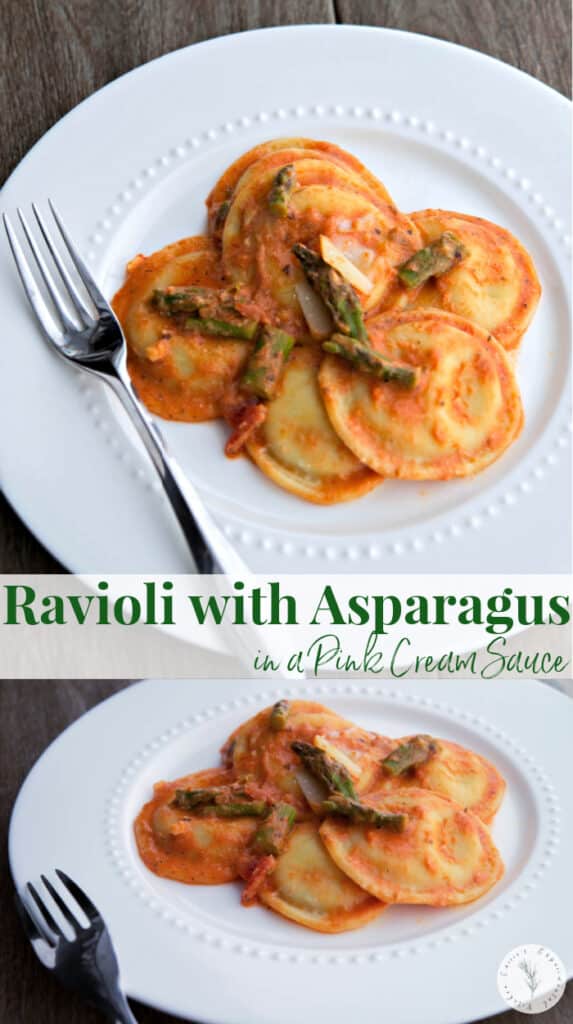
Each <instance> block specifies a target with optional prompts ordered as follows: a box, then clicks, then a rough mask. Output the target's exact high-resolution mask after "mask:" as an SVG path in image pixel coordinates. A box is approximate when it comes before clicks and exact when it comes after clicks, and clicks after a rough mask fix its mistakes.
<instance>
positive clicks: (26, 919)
mask: <svg viewBox="0 0 573 1024" xmlns="http://www.w3.org/2000/svg"><path fill="white" fill-rule="evenodd" d="M14 903H15V904H16V910H17V911H18V917H19V918H20V921H21V922H22V924H23V926H24V931H25V932H26V935H27V936H28V938H29V940H30V942H31V943H34V942H35V941H36V940H37V939H43V940H44V942H46V943H47V945H48V946H49V947H50V949H54V948H55V945H56V943H55V941H54V936H53V935H51V934H50V932H49V931H48V930H47V928H46V927H44V928H42V927H41V925H40V922H39V921H37V920H36V918H35V917H34V915H33V914H32V912H31V910H30V909H29V907H28V906H27V904H26V902H25V901H24V899H23V897H22V896H20V893H18V892H16V893H14Z"/></svg>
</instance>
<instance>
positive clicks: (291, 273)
mask: <svg viewBox="0 0 573 1024" xmlns="http://www.w3.org/2000/svg"><path fill="white" fill-rule="evenodd" d="M275 174H276V172H275V170H274V169H273V170H271V171H266V172H265V173H264V174H262V175H261V176H260V177H259V176H257V175H254V176H253V180H252V182H251V183H250V184H249V185H246V186H244V187H242V188H241V189H240V190H239V191H238V194H237V196H236V198H235V199H233V200H232V202H231V207H230V210H229V213H228V215H227V219H226V221H225V227H224V230H223V243H222V244H223V248H222V256H223V265H224V268H225V272H226V273H227V275H228V276H229V278H230V280H231V281H232V282H233V283H235V284H237V285H240V286H241V287H244V288H247V289H248V290H249V291H250V293H251V294H252V297H253V299H254V301H255V302H256V303H257V305H258V306H260V307H261V308H263V309H265V311H266V312H267V314H268V315H269V317H271V318H272V319H273V320H276V321H277V322H278V323H280V324H281V326H283V327H285V329H287V330H289V331H291V333H294V334H295V335H296V336H298V337H300V336H304V335H305V334H306V332H307V328H306V324H305V321H304V318H303V315H302V311H301V308H300V304H299V301H298V298H297V294H296V285H297V283H298V282H300V281H302V280H304V274H303V271H302V268H301V266H300V264H299V262H298V260H297V258H296V256H295V255H294V253H293V251H292V250H293V246H294V245H295V244H296V243H302V244H304V245H306V246H308V247H309V248H311V249H314V250H316V251H318V250H319V247H320V236H321V235H325V236H326V237H327V238H328V239H329V240H330V241H331V242H332V243H333V244H334V245H335V246H336V247H337V248H338V249H340V250H341V251H342V252H343V253H344V255H345V256H347V258H348V259H349V260H351V262H352V263H354V264H355V266H356V267H358V269H359V270H360V271H362V273H364V274H365V275H366V277H367V278H368V279H369V280H370V282H371V284H372V290H371V292H370V294H368V295H364V296H362V300H363V305H364V308H365V309H366V310H374V309H376V308H378V307H379V306H381V305H382V304H383V303H384V302H385V301H387V300H388V296H389V295H390V294H391V293H392V292H394V291H395V290H396V289H397V287H398V285H397V280H398V278H397V273H396V270H395V268H396V266H398V265H399V264H400V263H402V262H403V261H404V260H405V259H407V258H408V257H409V256H410V255H412V253H413V252H415V251H416V250H417V249H418V248H419V246H420V239H419V234H418V231H417V229H416V228H415V227H414V226H413V224H412V222H411V221H410V220H408V218H406V217H404V216H403V215H402V214H400V213H399V212H398V211H397V210H396V209H395V207H393V206H390V205H388V204H383V203H378V204H377V205H375V204H374V203H373V202H371V201H370V199H368V198H367V197H365V196H363V195H361V194H360V193H359V192H356V191H349V190H346V189H345V188H342V187H339V184H340V182H337V174H338V172H337V171H336V169H327V170H326V171H323V175H325V183H324V184H315V185H312V184H310V185H301V186H299V185H298V184H295V186H294V190H293V192H292V194H291V195H290V198H289V201H288V215H287V216H286V217H277V216H276V215H275V214H274V213H273V212H272V210H271V209H270V207H269V202H268V197H269V192H270V190H271V187H272V185H273V182H274V179H275ZM328 182H332V183H331V184H329V183H328Z"/></svg>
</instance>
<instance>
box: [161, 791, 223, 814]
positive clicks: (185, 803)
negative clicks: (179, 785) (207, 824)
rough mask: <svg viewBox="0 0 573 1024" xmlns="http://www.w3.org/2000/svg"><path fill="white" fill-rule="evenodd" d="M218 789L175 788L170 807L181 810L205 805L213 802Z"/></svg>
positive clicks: (192, 809) (190, 809)
mask: <svg viewBox="0 0 573 1024" xmlns="http://www.w3.org/2000/svg"><path fill="white" fill-rule="evenodd" d="M220 792H221V790H219V789H176V790H175V796H174V797H173V799H172V800H171V806H172V807H178V808H179V810H181V811H194V810H196V809H197V808H199V807H207V806H208V805H210V804H214V803H215V799H216V797H217V794H219V793H220Z"/></svg>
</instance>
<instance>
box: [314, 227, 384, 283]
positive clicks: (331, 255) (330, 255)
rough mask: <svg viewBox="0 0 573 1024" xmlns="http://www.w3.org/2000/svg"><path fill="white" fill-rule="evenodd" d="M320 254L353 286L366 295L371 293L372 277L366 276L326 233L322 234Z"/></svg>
mask: <svg viewBox="0 0 573 1024" xmlns="http://www.w3.org/2000/svg"><path fill="white" fill-rule="evenodd" d="M320 255H321V256H322V258H323V260H324V262H325V263H328V265H329V266H330V267H334V269H335V270H337V271H338V273H339V274H342V277H343V278H344V279H345V280H346V281H348V283H349V284H351V285H352V287H353V288H356V289H357V290H358V291H359V292H362V293H363V294H364V295H369V294H370V292H371V291H372V289H373V287H374V285H373V283H372V281H371V280H370V278H368V277H366V274H363V273H362V271H361V270H359V269H358V267H356V266H355V265H354V263H352V261H351V260H349V259H348V257H347V256H345V255H344V253H343V252H342V250H341V249H339V248H338V246H336V245H335V244H334V242H331V241H330V238H327V237H326V235H321V236H320Z"/></svg>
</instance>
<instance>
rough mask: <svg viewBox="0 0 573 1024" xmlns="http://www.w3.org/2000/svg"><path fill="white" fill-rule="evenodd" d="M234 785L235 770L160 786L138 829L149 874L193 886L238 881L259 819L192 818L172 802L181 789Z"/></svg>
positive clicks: (196, 775)
mask: <svg viewBox="0 0 573 1024" xmlns="http://www.w3.org/2000/svg"><path fill="white" fill-rule="evenodd" d="M232 781H233V773H232V772H229V771H224V770H223V769H221V768H214V769H213V768H211V769H207V770H206V771H201V772H195V773H194V774H193V775H186V776H184V777H183V778H181V779H177V781H176V782H159V783H157V785H156V786H155V787H154V795H153V799H152V800H150V801H149V802H148V803H147V804H145V806H144V807H143V808H142V810H141V811H140V813H139V815H138V817H137V819H136V821H135V825H134V829H135V839H136V843H137V848H138V850H139V855H140V857H141V859H142V860H143V863H144V864H145V865H146V867H147V868H149V870H150V871H153V872H154V874H156V875H159V876H160V877H161V878H171V879H173V880H174V881H176V882H187V883H189V884H193V885H219V884H221V883H223V882H232V881H233V880H234V879H236V878H238V877H239V871H238V865H239V860H240V857H241V854H242V853H243V851H244V849H245V847H246V845H247V843H248V842H249V840H250V839H251V838H252V836H253V834H254V832H255V830H256V828H257V824H258V822H257V821H256V819H254V818H231V819H227V818H215V817H212V818H209V817H199V816H193V815H191V814H189V812H188V811H184V810H180V809H178V808H174V807H171V806H170V804H169V802H170V800H171V799H172V797H173V795H174V793H175V790H176V789H182V788H184V789H195V788H201V787H207V786H223V785H227V784H229V783H230V782H232Z"/></svg>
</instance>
